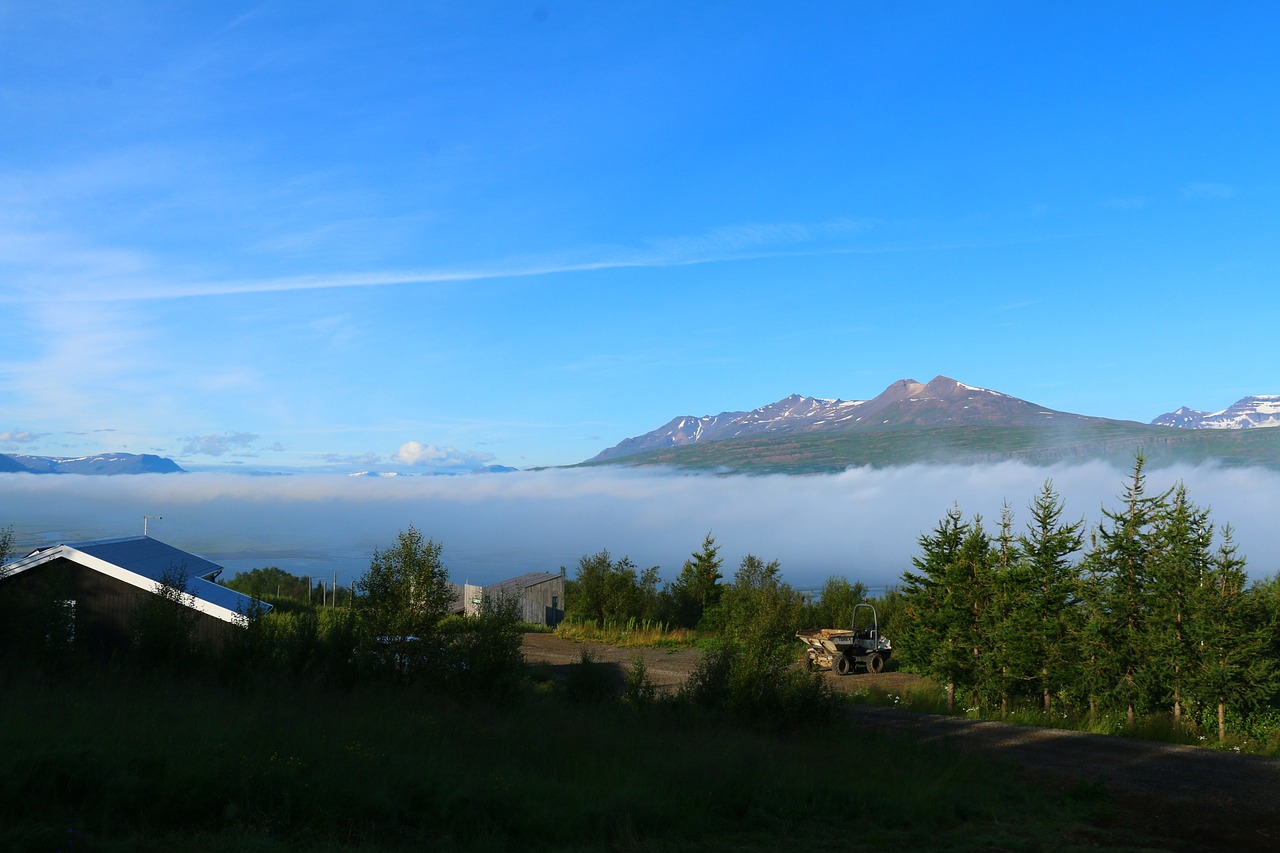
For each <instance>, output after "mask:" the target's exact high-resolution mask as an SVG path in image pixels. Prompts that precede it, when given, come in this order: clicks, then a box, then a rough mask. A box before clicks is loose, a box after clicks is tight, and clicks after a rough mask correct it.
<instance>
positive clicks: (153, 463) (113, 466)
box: [0, 453, 186, 476]
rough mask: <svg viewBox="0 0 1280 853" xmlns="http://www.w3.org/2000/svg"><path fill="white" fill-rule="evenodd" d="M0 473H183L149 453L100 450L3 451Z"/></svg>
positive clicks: (170, 461) (176, 466) (0, 458)
mask: <svg viewBox="0 0 1280 853" xmlns="http://www.w3.org/2000/svg"><path fill="white" fill-rule="evenodd" d="M0 473H15V474H16V473H27V474H94V475H107V476H109V475H113V474H182V473H186V472H185V471H183V469H182V468H180V467H178V463H176V462H174V461H173V460H172V459H168V458H166V457H163V456H155V455H152V454H150V453H99V454H97V455H96V456H74V457H67V456H24V455H22V454H19V453H0Z"/></svg>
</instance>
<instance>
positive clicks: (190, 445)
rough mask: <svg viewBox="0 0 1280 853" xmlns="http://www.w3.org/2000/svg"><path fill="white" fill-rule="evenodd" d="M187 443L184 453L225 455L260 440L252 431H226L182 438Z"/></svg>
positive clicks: (183, 449) (243, 448)
mask: <svg viewBox="0 0 1280 853" xmlns="http://www.w3.org/2000/svg"><path fill="white" fill-rule="evenodd" d="M181 440H182V441H185V442H186V443H187V444H186V446H185V447H183V448H182V452H183V453H187V454H198V455H200V456H224V455H226V454H228V453H232V452H236V451H243V450H245V449H247V448H249V447H250V446H252V444H253V443H254V442H255V441H257V440H258V436H257V435H255V434H254V433H251V432H224V433H220V434H217V435H195V436H187V437H184V438H183V439H181Z"/></svg>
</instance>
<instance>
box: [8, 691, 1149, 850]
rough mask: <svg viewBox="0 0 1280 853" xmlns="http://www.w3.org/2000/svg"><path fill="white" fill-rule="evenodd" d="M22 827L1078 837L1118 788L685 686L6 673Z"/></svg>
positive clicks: (578, 845) (64, 833) (297, 838)
mask: <svg viewBox="0 0 1280 853" xmlns="http://www.w3.org/2000/svg"><path fill="white" fill-rule="evenodd" d="M0 687H3V695H4V697H5V701H4V702H3V703H2V704H0V848H4V849H8V850H19V851H21V850H32V851H45V850H104V851H114V850H122V851H123V850H173V849H202V850H215V851H217V850H237V851H275V850H300V849H301V850H335V851H338V850H342V851H347V850H411V849H412V850H420V849H427V848H430V849H434V850H509V849H512V848H514V847H517V846H518V847H520V848H522V849H526V850H529V849H532V850H780V849H783V850H786V849H790V850H824V849H836V848H838V849H849V848H850V847H852V846H855V844H856V846H857V847H859V848H860V849H871V850H876V849H881V850H904V849H918V850H923V849H929V850H978V849H1007V850H1041V849H1054V850H1070V849H1086V848H1088V849H1094V848H1095V847H1096V846H1098V845H1102V846H1113V845H1120V846H1127V845H1130V844H1140V842H1141V839H1131V838H1125V837H1123V836H1121V837H1117V836H1116V834H1115V831H1114V830H1112V829H1102V828H1099V827H1100V826H1102V825H1104V824H1106V823H1108V822H1109V821H1108V815H1109V810H1110V806H1109V803H1108V800H1107V797H1106V794H1105V792H1103V791H1100V790H1097V789H1095V788H1090V787H1088V786H1077V787H1074V788H1066V789H1052V788H1046V787H1040V786H1038V785H1036V784H1027V781H1026V780H1025V779H1018V778H1016V777H1015V776H1014V774H1013V773H1012V771H1010V770H1007V769H1004V768H1001V767H996V766H991V765H988V764H985V763H983V762H982V761H980V760H977V759H975V758H972V757H964V756H960V755H958V754H953V753H950V752H946V751H937V750H935V749H931V748H930V749H926V748H919V747H915V746H913V745H910V744H908V743H904V742H901V741H897V740H893V739H890V738H884V737H878V736H875V735H874V734H861V735H858V736H852V734H853V733H851V732H848V731H841V730H837V729H834V728H833V727H832V726H829V725H824V726H814V727H805V726H799V727H793V728H791V729H790V730H780V729H779V728H778V727H776V726H769V725H753V724H750V723H746V722H742V721H729V720H727V719H725V718H722V717H719V716H716V715H713V714H708V713H703V712H700V711H699V710H698V709H696V708H693V707H689V706H680V705H678V704H674V703H673V704H669V705H663V706H658V707H650V708H647V709H637V708H633V707H630V706H628V705H626V704H624V703H621V702H618V701H604V702H600V701H596V702H582V701H573V700H572V699H571V698H570V697H569V696H568V695H566V694H565V692H564V691H562V690H560V689H559V688H557V687H556V686H555V685H554V684H551V683H546V684H542V685H535V684H532V683H530V684H529V685H527V686H526V688H525V689H523V690H520V691H517V692H516V693H514V694H509V698H507V699H506V700H505V701H502V702H496V701H493V700H490V699H486V698H483V697H474V696H473V697H470V698H461V697H457V696H454V697H449V696H442V695H437V694H433V693H431V692H425V691H422V690H416V689H405V688H399V689H397V688H392V687H389V686H369V685H365V686H361V687H359V688H357V689H353V690H340V689H335V688H329V687H318V686H314V685H313V686H301V685H296V684H288V683H285V682H281V681H279V680H273V681H263V682H261V683H258V682H250V683H245V682H240V683H234V684H227V683H220V682H218V681H216V680H215V681H210V680H208V679H206V678H200V677H190V676H188V677H182V676H167V677H157V676H154V675H152V676H146V677H144V676H142V675H139V674H128V673H116V674H113V675H108V674H102V673H98V674H89V675H85V674H80V675H77V676H76V677H74V678H71V677H59V678H49V677H44V676H38V677H35V676H30V675H24V676H21V677H19V676H16V675H12V674H11V675H8V676H5V677H4V680H3V681H2V682H0Z"/></svg>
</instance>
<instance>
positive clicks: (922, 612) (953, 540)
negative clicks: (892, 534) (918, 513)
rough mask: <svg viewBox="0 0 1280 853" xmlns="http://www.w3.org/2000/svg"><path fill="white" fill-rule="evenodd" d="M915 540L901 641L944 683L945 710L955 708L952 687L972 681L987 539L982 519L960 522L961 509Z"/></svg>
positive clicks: (986, 578) (985, 592)
mask: <svg viewBox="0 0 1280 853" xmlns="http://www.w3.org/2000/svg"><path fill="white" fill-rule="evenodd" d="M919 542H920V549H921V553H920V556H918V557H915V558H913V559H912V564H913V565H914V566H915V567H916V569H917V571H914V572H912V571H907V572H904V573H903V575H902V579H903V588H902V596H903V601H904V606H903V609H904V616H905V617H906V618H905V619H904V621H903V624H902V629H901V637H902V639H901V641H900V645H901V647H902V651H903V656H904V658H905V659H906V660H907V661H908V662H909V663H910V664H911V665H912V666H913V667H915V668H916V669H917V670H918V671H920V672H922V673H923V674H925V675H929V676H931V677H933V678H935V679H937V680H938V681H940V682H942V683H944V684H946V685H947V709H948V710H954V708H955V695H956V690H957V689H958V688H961V687H972V686H974V684H975V683H976V674H977V667H978V666H979V663H980V662H979V657H980V655H981V653H982V638H981V636H980V628H981V626H982V624H983V619H984V618H985V605H986V603H987V598H988V596H989V593H990V589H989V585H990V577H991V566H990V562H989V561H990V559H991V542H990V538H989V537H988V536H987V534H986V533H985V532H984V531H983V529H982V521H981V519H980V518H975V519H974V522H973V523H972V524H970V523H968V522H965V521H963V520H962V516H961V514H960V509H959V507H953V508H952V509H951V510H949V511H948V512H947V514H946V516H945V517H944V518H943V519H942V520H941V521H940V522H938V525H937V527H936V528H935V529H934V531H933V532H932V533H928V534H923V535H922V536H921V537H920V540H919Z"/></svg>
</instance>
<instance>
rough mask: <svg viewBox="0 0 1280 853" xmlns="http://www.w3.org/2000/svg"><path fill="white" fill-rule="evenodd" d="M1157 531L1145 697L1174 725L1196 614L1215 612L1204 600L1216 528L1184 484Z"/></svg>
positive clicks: (1192, 655) (1192, 652)
mask: <svg viewBox="0 0 1280 853" xmlns="http://www.w3.org/2000/svg"><path fill="white" fill-rule="evenodd" d="M1157 530H1158V537H1157V539H1158V542H1157V548H1156V550H1157V554H1156V556H1155V559H1153V560H1152V561H1151V565H1150V578H1149V587H1148V594H1149V597H1150V601H1151V604H1150V608H1149V611H1148V614H1147V622H1148V628H1147V640H1148V642H1149V643H1150V645H1151V648H1152V651H1153V652H1154V653H1153V654H1152V655H1151V656H1150V658H1149V666H1148V671H1147V680H1148V686H1147V692H1148V694H1149V695H1151V696H1152V697H1153V698H1155V699H1159V700H1160V701H1162V702H1164V703H1168V704H1169V705H1170V706H1171V708H1172V712H1173V721H1174V723H1175V725H1176V724H1180V723H1181V722H1182V712H1183V708H1184V706H1185V703H1186V699H1187V693H1188V691H1187V687H1188V683H1189V680H1190V679H1191V677H1192V670H1193V667H1194V665H1195V662H1196V658H1197V655H1198V650H1197V644H1196V638H1195V637H1194V635H1193V633H1192V631H1191V627H1192V626H1191V624H1190V623H1191V620H1192V619H1193V617H1194V615H1195V614H1196V612H1197V611H1200V613H1201V618H1209V619H1212V618H1213V615H1212V609H1211V608H1206V607H1205V606H1204V603H1202V602H1201V601H1200V599H1201V597H1202V596H1203V594H1204V591H1205V588H1206V587H1205V583H1206V580H1207V578H1208V575H1209V574H1210V572H1211V564H1212V561H1213V525H1212V524H1210V523H1209V513H1208V511H1207V510H1204V509H1201V508H1199V507H1197V506H1195V505H1193V504H1192V503H1191V501H1190V499H1189V498H1188V497H1187V489H1186V486H1185V485H1183V484H1181V483H1180V484H1178V485H1177V486H1176V487H1175V488H1174V491H1173V499H1172V501H1171V502H1170V504H1169V506H1168V510H1167V512H1166V513H1165V514H1164V517H1163V518H1162V519H1161V521H1160V524H1159V526H1158V528H1157Z"/></svg>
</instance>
